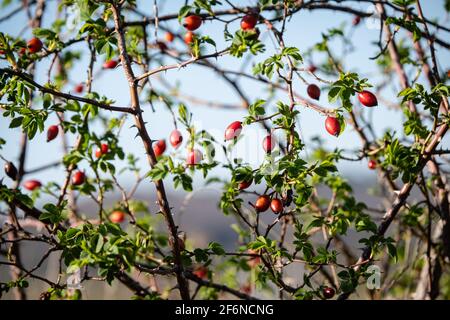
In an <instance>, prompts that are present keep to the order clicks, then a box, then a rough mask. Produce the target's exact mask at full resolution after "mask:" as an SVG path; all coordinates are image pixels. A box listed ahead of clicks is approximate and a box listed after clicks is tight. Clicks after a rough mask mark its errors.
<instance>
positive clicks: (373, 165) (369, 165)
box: [367, 159, 377, 170]
mask: <svg viewBox="0 0 450 320" xmlns="http://www.w3.org/2000/svg"><path fill="white" fill-rule="evenodd" d="M367 166H368V167H369V169H371V170H374V169H375V168H376V167H377V162H376V161H375V160H373V159H370V160H369V162H368V163H367Z"/></svg>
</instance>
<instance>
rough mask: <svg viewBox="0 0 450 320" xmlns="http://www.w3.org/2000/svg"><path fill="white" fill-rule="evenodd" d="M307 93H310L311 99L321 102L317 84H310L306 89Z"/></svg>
mask: <svg viewBox="0 0 450 320" xmlns="http://www.w3.org/2000/svg"><path fill="white" fill-rule="evenodd" d="M306 92H308V96H309V97H310V98H311V99H315V100H319V98H320V88H319V87H318V86H316V85H315V84H310V85H309V86H308V88H306Z"/></svg>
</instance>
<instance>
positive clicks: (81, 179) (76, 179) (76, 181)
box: [72, 171, 86, 186]
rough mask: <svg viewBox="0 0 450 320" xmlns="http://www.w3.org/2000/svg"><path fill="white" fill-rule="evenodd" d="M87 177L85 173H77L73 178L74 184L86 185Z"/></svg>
mask: <svg viewBox="0 0 450 320" xmlns="http://www.w3.org/2000/svg"><path fill="white" fill-rule="evenodd" d="M85 180H86V176H85V174H84V172H83V171H77V172H75V174H74V175H73V177H72V184H73V185H74V186H79V185H81V184H83V183H84V181H85Z"/></svg>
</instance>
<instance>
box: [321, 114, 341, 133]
mask: <svg viewBox="0 0 450 320" xmlns="http://www.w3.org/2000/svg"><path fill="white" fill-rule="evenodd" d="M325 129H327V131H328V133H329V134H331V135H333V136H336V137H337V136H338V135H339V133H340V132H341V124H340V123H339V120H338V119H337V118H335V117H330V116H328V117H327V119H326V120H325Z"/></svg>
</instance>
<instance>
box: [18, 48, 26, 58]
mask: <svg viewBox="0 0 450 320" xmlns="http://www.w3.org/2000/svg"><path fill="white" fill-rule="evenodd" d="M25 53H27V49H26V48H20V50H19V55H21V56H23V55H24V54H25Z"/></svg>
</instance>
